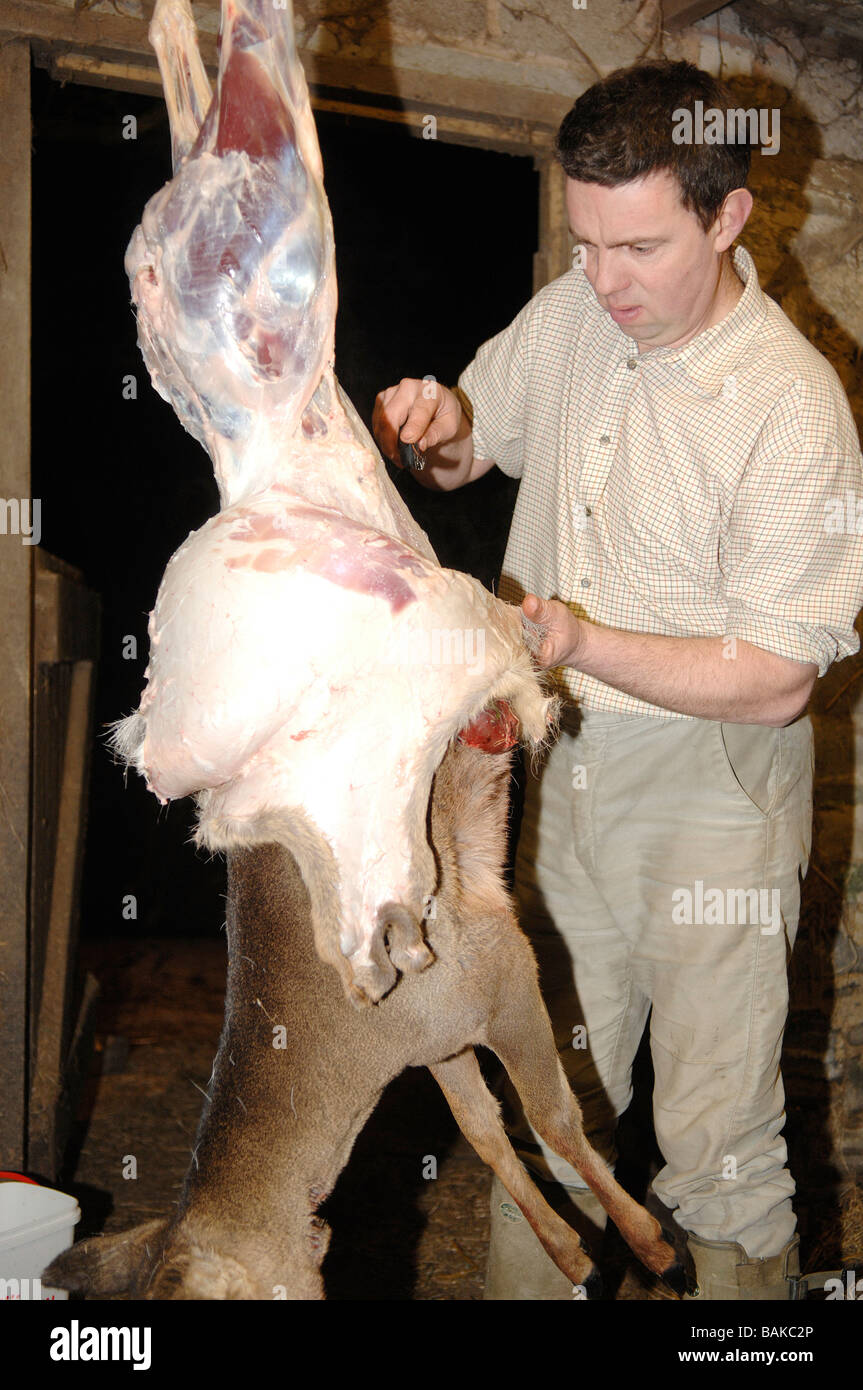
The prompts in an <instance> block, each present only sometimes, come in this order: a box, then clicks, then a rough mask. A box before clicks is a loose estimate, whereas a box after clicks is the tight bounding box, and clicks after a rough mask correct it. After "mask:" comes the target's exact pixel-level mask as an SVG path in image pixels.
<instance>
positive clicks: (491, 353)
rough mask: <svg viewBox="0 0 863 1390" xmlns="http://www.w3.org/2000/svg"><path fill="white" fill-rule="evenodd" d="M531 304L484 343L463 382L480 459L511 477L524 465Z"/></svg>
mask: <svg viewBox="0 0 863 1390" xmlns="http://www.w3.org/2000/svg"><path fill="white" fill-rule="evenodd" d="M531 307H532V306H531V304H526V305H525V307H524V308H523V309H522V310H521V312H520V313H519V314H518V315H517V316H516V317H515V318H514V319H513V321H512V323H511V324H510V325H509V327H508V328H504V329H503V331H502V332H501V333H497V334H496V335H495V337H493V338H489V340H488V341H487V342H485V343H483V345H482V347H481V348H480V349H479V350H478V352H477V354H476V356H475V357H474V359H473V361H472V362H471V363H470V364H469V365H468V366H467V367H465V369H464V371H463V372H462V374H461V376H460V377H459V379H458V386H459V390H460V391H461V392H462V393H463V395H465V396H466V397H467V399H468V402H469V403H470V407H471V410H472V412H473V452H474V457H475V458H484V459H494V462H495V463H496V464H497V466H498V468H500V469H501V470H502V472H504V473H506V474H508V475H509V477H510V478H520V477H521V474H522V468H523V466H524V441H525V417H526V402H527V381H528V344H527V339H528V329H529V323H530V313H531Z"/></svg>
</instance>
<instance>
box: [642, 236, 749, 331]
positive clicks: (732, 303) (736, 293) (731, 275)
mask: <svg viewBox="0 0 863 1390" xmlns="http://www.w3.org/2000/svg"><path fill="white" fill-rule="evenodd" d="M745 288H746V286H745V284H744V282H743V280H741V278H740V276H739V275H738V274H737V271H736V269H735V267H734V260H733V252H731V251H726V252H725V254H724V255H723V258H722V265H721V267H720V271H719V281H718V284H717V286H716V293H715V294H714V296H713V300H712V302H711V304H710V305H709V307H708V311H707V314H706V316H705V319H704V322H703V323H702V324H701V325H700V326H699V327H698V328H696V329H695V331H694V332H692V333H690V334H688V335H687V336H686V337H685V338H681V339H678V341H677V342H676V343H663V344H661V345H660V346H663V347H670V348H679V347H686V346H687V345H688V344H689V343H691V342H693V341H694V340H695V339H696V338H698V337H700V336H701V334H702V333H706V332H707V330H708V328H715V327H716V325H717V324H718V323H721V322H722V320H723V319H726V318H728V315H729V314H730V313H731V312H732V310H733V309H734V308H735V307H736V305H737V303H738V302H739V300H740V296H741V295H742V294H743V291H744V289H745ZM651 346H652V345H651V344H648V343H639V344H638V351H639V352H650V351H651Z"/></svg>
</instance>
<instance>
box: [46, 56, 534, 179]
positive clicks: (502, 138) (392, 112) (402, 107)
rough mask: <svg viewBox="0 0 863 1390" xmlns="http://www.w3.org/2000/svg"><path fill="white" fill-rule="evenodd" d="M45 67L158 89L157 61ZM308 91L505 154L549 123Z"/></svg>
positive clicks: (316, 101) (103, 82)
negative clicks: (430, 120) (432, 126)
mask: <svg viewBox="0 0 863 1390" xmlns="http://www.w3.org/2000/svg"><path fill="white" fill-rule="evenodd" d="M49 71H50V73H51V76H52V77H54V78H56V80H57V81H58V82H79V83H81V84H82V85H83V86H87V87H103V88H104V87H107V88H110V89H111V90H113V91H126V92H141V93H144V94H150V95H153V96H161V94H162V81H161V78H160V76H159V70H158V68H157V67H156V66H155V62H154V65H153V67H152V68H150V67H147V66H146V65H145V64H144V63H143V62H138V63H135V62H126V61H123V60H120V59H109V58H97V57H94V56H93V55H92V54H89V53H78V52H72V51H69V52H64V53H57V54H53V55H51V58H50V62H49ZM309 93H310V96H311V103H312V108H313V110H315V111H335V112H338V113H339V114H341V115H345V116H360V117H363V118H364V119H366V120H372V121H385V122H387V123H388V124H395V125H401V126H404V127H405V128H406V129H407V130H408V131H409V132H410V133H411V134H413V135H416V136H418V137H421V138H422V137H423V129H424V122H425V119H426V117H427V116H430V115H433V116H434V118H435V122H436V136H435V138H436V139H439V140H442V141H443V142H444V143H445V144H448V143H449V144H451V143H457V144H460V145H479V146H481V147H482V148H483V149H492V150H500V151H502V152H503V153H506V154H524V153H525V150H526V148H527V149H531V150H533V149H547V148H548V146H549V144H550V130H549V127H547V126H544V125H537V124H534V125H532V124H530V123H529V122H526V121H504V120H496V119H494V118H493V117H489V116H482V115H480V116H476V115H473V114H472V113H471V112H470V111H455V110H450V109H447V108H445V107H441V106H439V105H437V104H436V103H434V102H425V103H423V104H422V105H420V104H418V103H416V102H412V103H408V102H405V101H402V102H399V103H398V104H396V105H393V106H382V105H380V104H379V103H378V102H376V101H375V99H374V96H373V95H372V94H369V96H368V99H367V100H366V101H363V100H362V93H356V94H354V95H353V97H351V96H337V95H333V94H332V91H331V89H329V88H321V87H319V86H315V85H313V86H311V87H310V89H309Z"/></svg>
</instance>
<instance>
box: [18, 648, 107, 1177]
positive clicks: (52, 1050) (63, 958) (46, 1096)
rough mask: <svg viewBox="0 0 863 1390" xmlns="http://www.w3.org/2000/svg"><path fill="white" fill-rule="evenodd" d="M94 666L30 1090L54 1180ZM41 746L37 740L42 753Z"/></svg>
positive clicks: (83, 680)
mask: <svg viewBox="0 0 863 1390" xmlns="http://www.w3.org/2000/svg"><path fill="white" fill-rule="evenodd" d="M94 671H95V664H94V662H92V661H76V662H75V663H74V664H73V665H72V668H71V682H70V687H69V699H68V703H67V706H66V721H65V738H64V747H63V767H62V775H61V778H60V785H59V797H58V813H57V824H56V833H55V835H54V836H53V844H54V855H53V862H52V863H51V865H50V870H49V872H50V883H51V898H50V910H49V916H48V930H47V939H46V942H45V951H44V966H43V973H42V979H41V982H40V983H41V990H40V994H39V1006H38V1021H37V1025H36V1039H35V1049H34V1051H35V1057H34V1064H33V1069H32V1081H31V1091H30V1143H29V1148H28V1165H29V1167H30V1168H31V1169H35V1170H36V1171H37V1172H39V1174H40V1175H41V1176H43V1177H48V1178H51V1179H54V1178H56V1176H57V1167H58V1163H59V1159H60V1153H59V1149H60V1147H61V1142H60V1136H59V1135H58V1134H57V1131H56V1122H57V1105H58V1101H59V1099H60V1096H61V1094H62V1091H63V1077H64V1072H65V1062H66V1051H67V1048H68V1043H69V1033H70V1019H69V1003H70V996H71V980H72V972H73V958H74V951H75V947H76V944H77V919H78V895H79V889H80V882H81V867H82V863H83V852H84V831H85V827H86V822H87V814H86V811H87V786H88V774H89V768H90V744H91V729H90V726H91V718H92V706H93V686H94V679H93V677H94ZM43 732H44V731H43ZM39 752H40V750H39V747H38V744H37V748H36V755H37V758H38V756H39ZM34 994H35V991H34Z"/></svg>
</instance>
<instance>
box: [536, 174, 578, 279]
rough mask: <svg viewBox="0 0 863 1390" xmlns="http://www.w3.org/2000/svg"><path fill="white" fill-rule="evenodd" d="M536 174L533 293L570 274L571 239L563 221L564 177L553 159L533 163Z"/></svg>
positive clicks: (564, 208)
mask: <svg viewBox="0 0 863 1390" xmlns="http://www.w3.org/2000/svg"><path fill="white" fill-rule="evenodd" d="M534 166H535V168H536V170H537V172H538V173H539V227H538V229H537V246H538V248H539V249H538V251H537V253H536V255H535V256H534V258H533V292H534V294H537V293H538V291H539V290H541V289H542V288H543V286H544V285H549V284H551V282H552V280H556V279H557V277H558V275H563V273H564V271H566V270H572V237H571V236H570V234H569V227H568V225H567V219H566V203H565V200H564V195H565V191H566V175H565V174H564V172H563V168H562V167H561V165H560V164H559V163H558V161H557V160H556V159H555V157H554V156H553V155H544V156H542V157H539V156H538V157H537V158H536V159H535V160H534Z"/></svg>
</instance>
